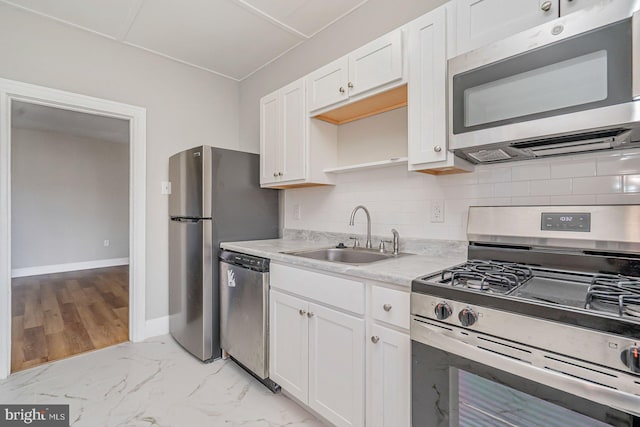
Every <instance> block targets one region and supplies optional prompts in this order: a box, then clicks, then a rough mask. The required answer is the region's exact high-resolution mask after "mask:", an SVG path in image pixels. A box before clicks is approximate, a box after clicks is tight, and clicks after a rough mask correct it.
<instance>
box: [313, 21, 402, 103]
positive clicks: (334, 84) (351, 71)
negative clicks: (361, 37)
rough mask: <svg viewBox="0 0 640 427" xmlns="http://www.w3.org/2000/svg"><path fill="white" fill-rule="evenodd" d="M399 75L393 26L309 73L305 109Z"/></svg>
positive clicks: (398, 42) (399, 52) (399, 47)
mask: <svg viewBox="0 0 640 427" xmlns="http://www.w3.org/2000/svg"><path fill="white" fill-rule="evenodd" d="M402 77H403V74H402V30H401V29H397V30H395V31H392V32H391V33H389V34H386V35H384V36H382V37H380V38H378V39H376V40H374V41H372V42H371V43H368V44H366V45H364V46H362V47H361V48H359V49H356V50H354V51H353V52H351V53H350V54H348V55H347V56H344V57H342V58H340V59H338V60H336V61H333V62H332V63H330V64H328V65H325V66H324V67H322V68H320V69H318V70H316V71H314V72H312V73H311V74H309V75H308V76H307V86H308V88H309V105H308V108H309V111H315V110H320V109H322V108H325V107H328V106H330V105H333V104H336V103H338V102H341V101H344V100H347V99H349V97H352V96H357V95H360V94H364V93H366V92H368V91H370V90H373V89H376V88H379V87H381V86H384V85H387V84H389V83H391V82H394V81H396V80H401V79H402Z"/></svg>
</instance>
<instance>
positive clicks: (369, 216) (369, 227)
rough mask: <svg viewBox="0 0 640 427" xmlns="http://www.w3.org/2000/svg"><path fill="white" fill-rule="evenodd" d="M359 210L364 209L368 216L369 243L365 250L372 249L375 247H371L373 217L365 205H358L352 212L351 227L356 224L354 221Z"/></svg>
mask: <svg viewBox="0 0 640 427" xmlns="http://www.w3.org/2000/svg"><path fill="white" fill-rule="evenodd" d="M358 209H362V210H363V211H364V213H365V214H366V215H367V243H366V244H365V248H367V249H371V248H372V247H373V246H372V245H371V215H369V210H368V209H367V208H365V207H364V206H363V205H358V206H356V207H355V208H354V209H353V212H351V219H350V220H349V225H353V224H354V219H355V217H356V212H357V211H358Z"/></svg>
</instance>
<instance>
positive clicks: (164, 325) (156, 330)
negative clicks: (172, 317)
mask: <svg viewBox="0 0 640 427" xmlns="http://www.w3.org/2000/svg"><path fill="white" fill-rule="evenodd" d="M168 333H169V316H164V317H158V318H157V319H150V320H147V321H146V322H145V324H144V338H145V339H147V338H151V337H157V336H158V335H166V334H168Z"/></svg>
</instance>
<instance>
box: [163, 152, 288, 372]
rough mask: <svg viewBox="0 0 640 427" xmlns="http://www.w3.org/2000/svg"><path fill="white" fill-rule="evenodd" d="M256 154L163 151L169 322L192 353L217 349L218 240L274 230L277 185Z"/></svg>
mask: <svg viewBox="0 0 640 427" xmlns="http://www.w3.org/2000/svg"><path fill="white" fill-rule="evenodd" d="M259 173H260V164H259V156H258V155H257V154H251V153H243V152H240V151H233V150H225V149H221V148H212V147H208V146H202V147H196V148H192V149H190V150H187V151H183V152H181V153H178V154H175V155H173V156H171V157H170V158H169V180H170V181H171V195H170V196H169V326H170V332H171V335H172V336H173V337H174V338H175V339H176V341H178V343H180V345H182V347H184V348H185V349H186V350H187V351H189V352H190V353H192V354H193V355H194V356H196V357H197V358H199V359H201V360H203V361H209V360H213V359H217V358H219V357H220V355H221V350H220V327H219V325H220V320H219V319H220V304H219V295H220V292H219V284H218V282H219V277H218V276H219V274H218V253H219V250H220V242H223V241H238V240H257V239H270V238H277V237H278V229H279V225H278V191H277V190H269V189H261V188H260V176H259Z"/></svg>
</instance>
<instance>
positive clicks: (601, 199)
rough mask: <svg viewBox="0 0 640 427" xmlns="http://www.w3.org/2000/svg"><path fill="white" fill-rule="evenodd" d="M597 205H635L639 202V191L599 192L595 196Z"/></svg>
mask: <svg viewBox="0 0 640 427" xmlns="http://www.w3.org/2000/svg"><path fill="white" fill-rule="evenodd" d="M596 204H598V205H637V204H640V193H621V194H600V195H598V196H596Z"/></svg>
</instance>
